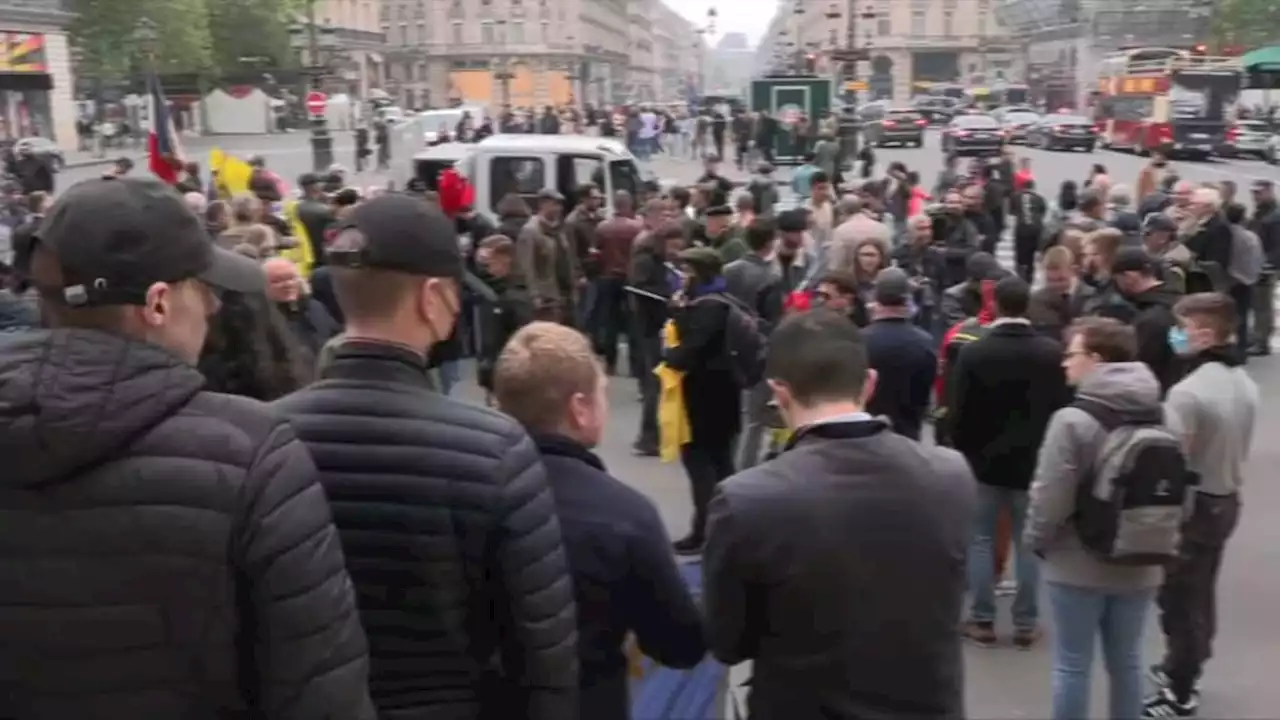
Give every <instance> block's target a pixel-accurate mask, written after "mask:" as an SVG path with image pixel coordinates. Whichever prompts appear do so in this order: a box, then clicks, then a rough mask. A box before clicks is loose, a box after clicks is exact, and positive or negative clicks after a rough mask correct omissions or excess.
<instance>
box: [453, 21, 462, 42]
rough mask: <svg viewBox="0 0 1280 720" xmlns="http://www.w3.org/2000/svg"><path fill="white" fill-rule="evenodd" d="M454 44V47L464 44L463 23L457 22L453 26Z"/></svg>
mask: <svg viewBox="0 0 1280 720" xmlns="http://www.w3.org/2000/svg"><path fill="white" fill-rule="evenodd" d="M453 44H454V45H461V44H462V23H460V22H456V23H454V24H453Z"/></svg>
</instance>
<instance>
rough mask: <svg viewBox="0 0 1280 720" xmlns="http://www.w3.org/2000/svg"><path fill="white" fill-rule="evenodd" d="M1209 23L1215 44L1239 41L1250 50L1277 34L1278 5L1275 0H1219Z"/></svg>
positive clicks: (1270, 40) (1270, 39)
mask: <svg viewBox="0 0 1280 720" xmlns="http://www.w3.org/2000/svg"><path fill="white" fill-rule="evenodd" d="M1212 12H1213V15H1212V20H1211V23H1210V32H1211V33H1212V36H1213V37H1212V40H1213V45H1214V46H1215V47H1217V48H1222V47H1226V46H1228V45H1240V46H1243V47H1245V48H1246V49H1249V50H1252V49H1254V48H1256V47H1261V46H1264V45H1267V44H1269V43H1271V42H1272V41H1274V40H1275V39H1276V37H1277V22H1278V21H1280V5H1277V4H1276V2H1275V0H1218V2H1216V3H1215V4H1214V6H1213V10H1212Z"/></svg>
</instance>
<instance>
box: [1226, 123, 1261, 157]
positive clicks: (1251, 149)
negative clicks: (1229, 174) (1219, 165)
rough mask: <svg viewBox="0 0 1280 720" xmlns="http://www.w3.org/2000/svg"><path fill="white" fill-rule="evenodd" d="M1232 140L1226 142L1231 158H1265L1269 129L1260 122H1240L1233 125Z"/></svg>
mask: <svg viewBox="0 0 1280 720" xmlns="http://www.w3.org/2000/svg"><path fill="white" fill-rule="evenodd" d="M1233 136H1234V137H1233V138H1232V139H1228V140H1227V145H1228V147H1227V152H1228V153H1229V154H1230V155H1231V156H1233V157H1255V158H1259V159H1263V160H1265V159H1266V158H1267V145H1268V141H1269V140H1270V139H1271V128H1270V127H1269V126H1268V125H1267V124H1266V123H1265V122H1262V121H1261V120H1241V121H1240V122H1237V123H1236V125H1235V132H1234V133H1233Z"/></svg>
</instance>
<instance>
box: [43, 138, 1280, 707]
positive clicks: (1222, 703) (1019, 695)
mask: <svg viewBox="0 0 1280 720" xmlns="http://www.w3.org/2000/svg"><path fill="white" fill-rule="evenodd" d="M306 137H307V136H306V134H305V133H292V134H288V135H276V136H261V137H254V138H226V139H225V140H224V141H223V142H221V143H217V144H218V145H219V146H220V147H222V148H224V149H225V150H227V151H228V152H232V153H236V154H241V155H248V154H253V153H258V154H262V155H264V156H265V157H266V159H267V163H268V165H269V167H271V168H272V169H273V170H275V171H276V172H278V173H280V174H281V175H282V176H284V177H285V178H287V179H289V180H290V181H292V180H293V179H294V178H296V176H297V175H298V174H299V173H301V172H304V171H307V170H310V169H311V168H310V150H309V147H308V146H307V143H306ZM335 145H336V147H335V155H336V157H337V159H338V161H339V162H341V163H343V164H344V165H347V166H348V167H350V161H351V155H352V151H351V141H350V137H349V134H348V136H346V137H343V136H339V137H338V142H337V143H336V144H335ZM1019 154H1021V155H1024V156H1026V157H1029V158H1031V159H1032V163H1033V168H1034V171H1035V175H1036V179H1037V181H1038V183H1039V185H1040V188H1041V189H1042V191H1043V192H1044V194H1045V195H1046V196H1048V197H1051V198H1052V197H1055V196H1056V194H1057V188H1058V185H1059V184H1060V183H1061V182H1063V181H1064V180H1068V179H1071V180H1076V181H1077V182H1081V181H1083V180H1084V179H1085V177H1087V175H1088V174H1089V169H1090V166H1091V165H1092V164H1093V163H1102V164H1103V165H1105V166H1106V167H1107V169H1108V171H1109V174H1110V175H1111V177H1112V179H1113V182H1115V183H1117V184H1125V185H1130V186H1132V184H1133V183H1136V181H1137V177H1138V171H1139V169H1140V168H1141V167H1142V165H1143V164H1144V163H1145V162H1146V161H1145V160H1144V159H1143V158H1138V157H1134V156H1131V155H1122V154H1116V153H1110V152H1097V153H1094V154H1083V153H1048V152H1043V151H1040V150H1027V149H1019ZM941 157H942V155H941V152H940V150H939V148H938V145H937V140H936V135H931V137H930V141H929V143H928V144H927V145H926V147H925V148H923V149H883V150H879V151H878V152H877V160H878V167H879V168H880V169H883V168H884V167H885V166H887V165H888V163H890V162H893V161H895V160H898V161H902V162H904V163H906V165H907V166H908V167H909V168H911V169H914V170H917V171H919V172H920V175H921V178H922V180H923V182H924V183H925V184H926V186H932V184H933V181H934V178H935V176H936V174H937V172H938V170H939V168H940V160H941ZM201 159H202V161H203V159H204V158H203V157H202V158H201ZM394 161H395V162H407V159H406V158H396V159H394ZM141 164H142V163H140V165H141ZM1173 164H1174V165H1175V166H1176V168H1177V170H1178V172H1179V173H1180V174H1181V175H1182V177H1183V178H1185V179H1188V180H1192V181H1217V180H1224V179H1231V180H1234V181H1236V182H1237V183H1238V184H1239V185H1240V186H1241V187H1242V189H1244V190H1246V191H1247V187H1248V183H1249V182H1250V181H1251V180H1253V179H1255V178H1266V179H1271V180H1275V181H1277V182H1280V168H1273V167H1269V166H1267V165H1264V164H1262V163H1259V162H1254V161H1218V162H1212V163H1189V162H1175V163H1173ZM647 165H648V169H649V170H651V171H652V172H654V173H655V174H656V175H658V177H660V178H661V179H663V180H666V181H675V182H680V183H688V182H692V181H693V180H694V179H695V178H696V177H697V175H698V174H699V173H700V166H699V164H697V163H695V162H692V161H688V160H672V159H670V158H668V157H665V156H659V157H658V158H657V159H655V160H653V161H651V162H650V163H648V164H647ZM101 170H102V169H101V168H79V169H70V170H68V171H66V172H64V173H63V174H62V175H61V176H60V177H59V184H60V186H61V187H66V186H67V184H69V182H71V181H74V180H78V179H82V178H85V177H93V176H95V175H96V174H98V173H100V172H101ZM136 172H145V170H144V169H143V168H142V167H140V168H139V170H137V171H136ZM782 174H783V173H780V175H782ZM740 177H741V176H739V178H740ZM378 179H379V178H377V177H376V176H375V175H373V174H366V176H362V177H361V178H360V181H361V184H372V183H374V182H377V181H378ZM785 196H786V197H787V199H786V200H784V202H794V197H793V196H791V195H790V192H789V191H787V192H786V193H785ZM1008 245H1009V243H1008V242H1005V243H1003V244H1002V246H1001V248H1000V250H1001V257H1002V259H1003V260H1004V261H1005V262H1006V263H1010V262H1011V260H1012V258H1011V250H1010V248H1009V247H1008ZM1249 368H1250V372H1251V373H1252V374H1253V375H1254V377H1255V378H1256V379H1257V381H1258V383H1259V384H1260V386H1261V387H1262V390H1263V393H1264V394H1265V395H1266V396H1269V397H1274V396H1276V395H1277V393H1280V360H1277V359H1275V358H1263V359H1258V360H1254V361H1253V362H1251V363H1250V365H1249ZM465 372H466V373H467V377H468V381H467V383H466V384H464V386H462V388H461V389H460V390H459V392H460V393H461V394H462V395H463V396H464V397H466V398H469V399H474V400H476V401H479V400H480V398H481V395H480V393H479V391H478V390H477V389H476V387H475V385H474V383H473V382H471V379H470V378H471V375H470V373H471V370H470V368H468V369H467V370H466V371H465ZM610 393H611V395H610V399H611V401H612V408H613V421H612V425H611V427H610V428H609V431H608V434H607V437H606V439H605V441H604V443H603V445H602V447H601V448H600V452H601V454H602V456H603V458H604V459H605V462H606V463H607V464H608V466H609V468H610V470H611V471H612V472H613V473H614V474H615V475H617V476H618V477H620V478H621V479H623V480H624V481H626V482H628V483H630V484H632V485H633V486H635V487H637V488H638V489H640V490H642V491H643V492H645V493H646V494H647V495H648V496H649V497H650V498H652V499H653V500H654V502H655V503H657V505H658V507H659V508H660V510H661V513H662V516H663V518H664V519H665V521H666V523H667V527H668V530H669V532H670V533H671V535H672V536H673V537H678V536H680V535H683V534H684V532H685V531H686V530H687V524H688V520H689V513H690V500H689V490H688V484H687V482H686V480H685V476H684V473H683V471H682V470H681V468H680V467H679V465H675V464H672V465H668V464H663V463H661V462H659V461H658V460H656V459H648V458H635V457H633V456H632V454H631V452H630V446H631V442H632V440H633V439H634V437H635V433H636V429H637V427H638V425H639V418H638V415H639V403H638V399H637V387H636V383H635V381H633V380H629V379H624V378H615V379H614V380H613V381H612V383H611V384H610ZM1273 430H1274V431H1277V432H1278V433H1280V405H1273V404H1270V403H1264V404H1263V406H1262V410H1261V415H1260V417H1259V425H1258V432H1257V435H1256V442H1255V447H1254V451H1253V455H1252V459H1251V461H1250V463H1249V468H1248V473H1247V474H1248V482H1249V490H1248V491H1247V500H1246V509H1245V513H1244V517H1243V520H1242V522H1241V525H1240V527H1239V529H1238V530H1237V531H1236V533H1235V536H1234V537H1233V538H1232V540H1231V543H1230V545H1229V546H1228V549H1227V553H1226V561H1225V566H1224V568H1223V570H1222V577H1221V582H1220V592H1219V598H1218V610H1219V618H1220V621H1219V633H1218V638H1217V641H1216V646H1215V658H1214V659H1213V660H1212V661H1211V662H1210V663H1209V665H1208V669H1207V675H1206V677H1205V678H1204V695H1203V700H1202V713H1201V717H1205V718H1222V719H1227V718H1272V717H1275V716H1276V712H1277V710H1276V707H1275V702H1276V698H1277V695H1275V694H1273V693H1274V692H1275V690H1274V687H1273V686H1272V685H1271V683H1272V682H1274V680H1273V678H1272V676H1271V673H1272V672H1273V671H1274V669H1275V668H1276V667H1280V623H1277V622H1276V620H1275V617H1273V615H1272V613H1275V612H1276V611H1277V608H1280V569H1278V568H1280V563H1278V562H1277V561H1278V560H1280V556H1278V555H1277V547H1280V525H1276V524H1273V523H1272V519H1271V517H1270V510H1271V509H1273V508H1275V507H1280V486H1277V485H1276V484H1275V483H1272V482H1271V481H1270V479H1269V470H1268V468H1272V464H1273V463H1275V464H1277V465H1280V445H1277V446H1272V445H1271V444H1270V443H1269V442H1268V441H1267V440H1266V438H1268V437H1271V435H1270V433H1271V431H1273ZM868 591H869V592H890V593H891V592H896V591H897V589H895V588H891V587H885V588H869V589H868ZM1008 600H1009V599H1008V598H1004V599H1002V602H1003V604H1002V612H1003V613H1004V614H1005V618H1004V625H1005V627H1004V631H1005V632H1008V627H1007V622H1008V620H1007V613H1008ZM1041 611H1042V617H1043V616H1044V613H1045V612H1046V611H1047V604H1046V603H1045V602H1044V601H1043V598H1042V602H1041ZM849 612H858V608H857V606H856V605H854V606H851V607H850V608H849ZM903 620H904V621H906V622H909V621H910V618H903ZM1045 620H1046V621H1047V618H1045ZM1047 629H1048V628H1047V627H1046V630H1047ZM1146 646H1147V650H1148V655H1147V661H1148V662H1153V661H1156V660H1158V659H1159V657H1160V652H1161V648H1162V640H1161V637H1160V633H1159V630H1158V626H1157V624H1156V619H1155V616H1154V613H1153V615H1152V617H1151V622H1150V630H1149V633H1148V635H1147V643H1146ZM1049 647H1050V646H1049V642H1048V640H1047V639H1046V641H1045V642H1043V643H1041V644H1040V645H1039V646H1037V647H1036V648H1034V649H1033V650H1031V651H1028V652H1019V651H1017V650H1014V649H1012V648H1000V649H993V650H984V649H977V648H972V647H970V648H967V649H966V661H967V670H966V674H967V682H968V694H967V698H968V714H969V716H970V717H974V718H983V719H1001V720H1003V719H1005V718H1043V717H1046V716H1047V712H1048V710H1049V700H1050V650H1049ZM1098 662H1099V667H1098V674H1097V677H1098V680H1097V682H1095V685H1094V689H1093V692H1094V696H1095V704H1094V707H1095V709H1098V710H1100V709H1101V708H1103V707H1104V706H1105V704H1104V701H1103V698H1104V697H1105V692H1106V686H1105V682H1104V680H1103V675H1102V671H1101V667H1100V663H1101V659H1100V658H1099V661H1098ZM741 675H743V673H742V672H735V673H734V676H735V678H736V679H740V677H739V676H741ZM638 720H649V719H646V718H640V719H638Z"/></svg>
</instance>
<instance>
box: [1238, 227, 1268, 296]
mask: <svg viewBox="0 0 1280 720" xmlns="http://www.w3.org/2000/svg"><path fill="white" fill-rule="evenodd" d="M1266 264H1267V256H1266V255H1264V254H1263V252H1262V241H1261V240H1259V239H1258V235H1257V234H1256V233H1254V232H1253V231H1252V230H1250V229H1248V228H1245V227H1241V226H1239V225H1232V226H1231V270H1230V272H1231V277H1233V278H1235V279H1236V280H1237V281H1238V282H1241V283H1244V284H1245V285H1255V284H1257V282H1258V277H1259V276H1261V275H1262V268H1263V266H1264V265H1266Z"/></svg>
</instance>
